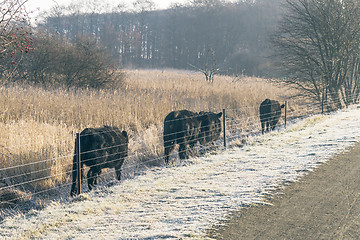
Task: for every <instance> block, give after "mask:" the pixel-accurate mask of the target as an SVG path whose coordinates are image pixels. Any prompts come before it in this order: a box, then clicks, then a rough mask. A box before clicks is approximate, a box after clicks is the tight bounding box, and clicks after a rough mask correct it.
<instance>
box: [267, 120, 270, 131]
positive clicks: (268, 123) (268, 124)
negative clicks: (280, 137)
mask: <svg viewBox="0 0 360 240" xmlns="http://www.w3.org/2000/svg"><path fill="white" fill-rule="evenodd" d="M266 131H267V132H270V122H269V121H266Z"/></svg>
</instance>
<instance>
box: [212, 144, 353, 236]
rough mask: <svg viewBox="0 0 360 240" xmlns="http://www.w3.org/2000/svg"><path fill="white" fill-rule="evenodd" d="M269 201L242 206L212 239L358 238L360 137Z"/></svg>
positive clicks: (213, 231) (213, 232)
mask: <svg viewBox="0 0 360 240" xmlns="http://www.w3.org/2000/svg"><path fill="white" fill-rule="evenodd" d="M270 203H271V205H262V206H253V207H250V208H244V209H241V210H239V211H237V212H234V213H232V214H231V215H230V219H229V220H228V221H226V222H224V225H223V226H214V227H213V228H212V229H210V230H209V231H208V237H210V238H214V239H360V143H357V144H356V145H355V146H354V147H352V148H350V149H349V151H347V152H344V153H341V154H338V155H336V156H335V157H333V158H332V159H331V160H329V161H327V162H326V163H323V164H322V165H320V166H319V167H318V168H316V169H315V170H314V171H313V172H311V173H309V174H308V175H306V176H304V177H303V178H302V179H300V180H299V181H298V182H296V183H293V184H290V185H289V186H286V187H285V188H284V189H282V190H280V191H279V194H276V196H275V197H273V198H272V199H271V200H270Z"/></svg>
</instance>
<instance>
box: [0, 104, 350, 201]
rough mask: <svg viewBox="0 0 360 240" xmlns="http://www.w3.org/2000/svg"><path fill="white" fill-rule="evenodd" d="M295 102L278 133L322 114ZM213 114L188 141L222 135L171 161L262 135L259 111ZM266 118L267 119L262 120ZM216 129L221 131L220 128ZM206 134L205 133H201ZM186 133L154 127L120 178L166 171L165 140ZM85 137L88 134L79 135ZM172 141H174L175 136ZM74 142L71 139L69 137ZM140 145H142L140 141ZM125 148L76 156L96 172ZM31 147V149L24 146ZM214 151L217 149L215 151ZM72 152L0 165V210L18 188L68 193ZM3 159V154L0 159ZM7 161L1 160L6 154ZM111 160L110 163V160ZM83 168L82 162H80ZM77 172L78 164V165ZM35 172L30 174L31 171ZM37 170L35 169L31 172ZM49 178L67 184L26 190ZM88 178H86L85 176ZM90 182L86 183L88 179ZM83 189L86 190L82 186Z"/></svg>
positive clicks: (107, 175) (105, 179)
mask: <svg viewBox="0 0 360 240" xmlns="http://www.w3.org/2000/svg"><path fill="white" fill-rule="evenodd" d="M297 101H298V102H301V104H296V105H294V104H293V102H292V101H285V102H283V103H281V104H285V109H284V110H282V114H281V118H280V119H279V122H278V124H277V127H278V128H284V127H285V128H286V124H287V123H288V122H291V121H293V120H295V119H299V118H304V117H307V116H310V115H312V114H319V113H323V112H324V105H323V103H318V102H316V103H314V102H311V101H308V100H306V99H305V98H303V99H298V100H297ZM342 102H343V101H342V99H340V98H339V99H335V100H334V99H333V104H337V103H342ZM212 112H214V113H220V112H221V113H222V119H219V122H218V123H217V124H215V125H213V126H211V127H210V128H209V126H202V127H201V128H200V132H201V133H202V135H201V136H195V137H197V138H194V139H192V141H193V142H198V141H199V140H201V139H200V138H202V137H204V136H212V135H214V132H221V133H222V135H220V136H217V137H218V139H217V140H216V141H212V142H211V143H208V144H207V145H201V144H199V143H197V145H196V146H195V148H193V149H191V148H190V149H189V148H177V149H175V151H173V153H172V154H171V155H170V158H172V159H175V160H176V161H180V160H179V157H178V155H181V154H182V153H184V154H185V153H186V154H189V155H191V156H199V155H202V154H204V153H206V152H207V151H208V150H209V149H212V148H216V149H223V148H226V147H233V146H238V145H239V144H240V145H241V144H245V142H246V141H245V139H247V138H249V137H251V136H254V135H259V134H261V124H260V113H259V106H257V107H249V106H246V107H244V108H236V109H235V108H234V109H231V108H227V109H212ZM249 112H253V113H255V114H252V115H250V114H248V113H249ZM206 114H208V113H207V112H204V113H202V114H198V113H196V114H195V115H194V116H191V117H183V118H178V119H172V120H169V121H168V122H167V123H171V122H173V123H175V122H182V121H188V120H192V119H193V118H194V117H202V116H203V115H206ZM265 117H266V116H265ZM219 128H220V129H219ZM205 129H206V130H205ZM188 130H189V129H185V130H183V131H177V132H172V133H170V134H169V135H166V134H165V135H164V134H163V128H162V127H159V128H158V134H156V135H155V136H152V137H151V138H147V141H148V142H152V143H154V144H153V146H152V147H151V148H143V149H141V151H129V153H128V156H127V157H126V158H125V163H124V165H123V166H122V168H121V170H122V172H123V173H124V172H125V173H127V177H128V178H129V177H131V176H132V177H135V176H137V175H139V174H142V173H143V172H144V171H145V170H146V169H148V168H149V167H153V166H158V167H163V166H165V162H164V144H165V143H166V142H164V139H165V138H166V137H169V136H173V137H172V138H171V139H170V141H172V142H181V141H183V138H184V135H186V134H187V132H188ZM111 131H113V130H106V131H103V132H101V133H100V134H106V133H109V132H111ZM83 136H87V135H83ZM174 136H175V137H174ZM74 138H75V136H74ZM144 141H145V140H144ZM124 144H126V145H127V144H128V143H123V144H120V145H119V144H118V145H114V146H106V147H102V148H99V149H91V150H89V151H81V149H80V150H78V151H79V152H80V153H81V154H89V153H91V154H92V155H94V156H95V157H91V158H88V159H86V161H87V162H91V161H92V162H95V164H92V166H91V167H99V168H102V167H103V166H104V163H103V162H101V161H99V162H97V160H101V158H103V154H104V153H105V152H109V151H111V149H118V148H121V147H123V145H124ZM136 144H140V145H146V143H145V142H136ZM29 145H31V144H29ZM17 147H19V146H6V147H3V148H4V149H7V150H8V149H14V148H17ZM217 151H218V150H217ZM75 153H76V151H74V150H73V151H72V152H69V153H67V154H65V155H63V156H59V157H55V158H49V159H43V160H38V161H34V162H30V163H24V164H22V163H19V164H15V165H13V166H4V167H1V168H0V181H1V183H2V184H1V185H0V207H1V206H14V204H16V203H17V202H18V201H21V199H22V198H23V196H16V195H15V196H13V197H12V198H10V197H9V198H6V197H1V193H4V192H7V191H12V190H13V189H19V190H23V191H27V192H29V189H30V192H31V196H32V197H35V196H40V195H42V194H44V193H51V192H54V191H57V190H59V189H68V190H67V191H68V192H70V190H69V187H70V185H71V184H72V181H71V176H72V174H73V171H78V172H80V171H81V169H80V171H79V169H77V170H74V169H73V168H72V164H74V162H73V161H74V159H75V158H74V155H75ZM106 154H107V158H109V159H111V160H110V161H108V162H107V164H111V163H116V162H118V161H120V160H121V158H116V157H115V156H117V155H119V154H120V155H121V153H119V152H114V153H111V154H108V153H106ZM3 155H5V154H3ZM5 156H6V155H5ZM114 157H115V158H114ZM58 161H61V162H67V163H68V165H69V166H68V168H67V169H66V170H65V171H58V172H55V173H53V171H52V169H53V166H54V163H55V162H58ZM183 162H186V161H183ZM84 164H85V165H86V162H84ZM78 166H79V167H80V166H81V164H78ZM33 168H35V169H33ZM36 168H38V169H36ZM92 177H93V178H98V177H100V182H102V183H103V185H106V184H112V183H113V180H110V179H111V178H113V177H114V171H112V170H110V171H109V170H108V171H105V172H104V173H103V174H101V175H100V176H97V175H96V176H92ZM54 178H59V179H66V180H65V181H63V182H60V183H57V184H54V185H53V186H50V187H44V188H40V189H36V188H34V187H31V186H32V185H34V184H35V185H36V183H39V182H45V181H49V180H51V179H54ZM90 178H91V177H90ZM88 180H89V179H88ZM85 190H86V187H85Z"/></svg>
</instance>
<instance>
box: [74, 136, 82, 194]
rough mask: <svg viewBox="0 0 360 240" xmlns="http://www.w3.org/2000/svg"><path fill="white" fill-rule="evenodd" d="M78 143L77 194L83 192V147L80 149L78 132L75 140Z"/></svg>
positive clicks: (76, 150)
mask: <svg viewBox="0 0 360 240" xmlns="http://www.w3.org/2000/svg"><path fill="white" fill-rule="evenodd" d="M75 142H76V144H75V146H76V149H75V152H76V167H77V194H78V195H79V194H81V175H82V174H81V171H82V169H81V156H80V154H81V152H80V151H81V149H80V133H76V140H75Z"/></svg>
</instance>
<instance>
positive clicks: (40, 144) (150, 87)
mask: <svg viewBox="0 0 360 240" xmlns="http://www.w3.org/2000/svg"><path fill="white" fill-rule="evenodd" d="M232 80H233V78H232V77H227V76H215V82H214V83H213V84H209V83H206V82H205V80H204V76H203V75H202V74H200V73H193V72H185V71H176V70H166V71H160V70H136V71H128V72H127V80H126V83H125V84H124V88H123V89H114V90H111V91H110V90H99V91H94V90H61V89H54V90H45V89H42V88H37V87H31V86H7V87H1V88H0V106H3V109H2V110H1V112H0V179H3V180H2V181H0V188H1V187H4V186H8V185H14V184H20V185H19V186H20V187H24V188H25V189H30V190H33V191H36V190H42V189H47V188H51V187H52V186H55V185H56V184H58V183H64V182H67V181H69V179H70V171H71V164H72V153H73V146H74V134H75V133H76V132H79V131H81V130H82V129H84V128H85V127H99V126H102V125H111V126H118V127H120V128H122V129H125V130H127V131H128V133H129V136H130V146H129V147H130V154H131V157H129V158H128V159H127V160H126V165H125V167H126V166H127V168H128V169H131V168H135V167H136V166H137V165H138V164H139V162H144V161H148V160H150V159H151V158H160V157H161V156H162V153H163V149H162V143H161V137H160V136H161V131H162V125H163V119H164V118H165V116H166V115H167V114H168V113H169V112H170V111H173V110H180V109H189V110H192V111H200V110H204V111H214V112H218V111H221V110H222V109H223V108H226V109H228V113H229V114H230V116H231V115H233V116H241V117H244V116H246V117H249V118H250V119H252V120H253V121H255V122H257V121H258V119H257V117H256V115H257V111H258V106H259V104H260V103H261V101H263V100H264V99H265V98H273V99H278V100H279V101H283V100H285V99H286V98H288V97H289V96H292V95H294V94H295V93H296V92H295V91H294V90H289V89H287V88H284V87H281V86H279V85H276V84H273V83H271V82H270V81H267V80H264V79H259V78H253V77H244V78H243V79H240V81H237V82H233V81H232ZM137 167H138V166H137ZM39 179H40V180H39ZM23 182H27V184H25V185H22V183H23Z"/></svg>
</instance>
